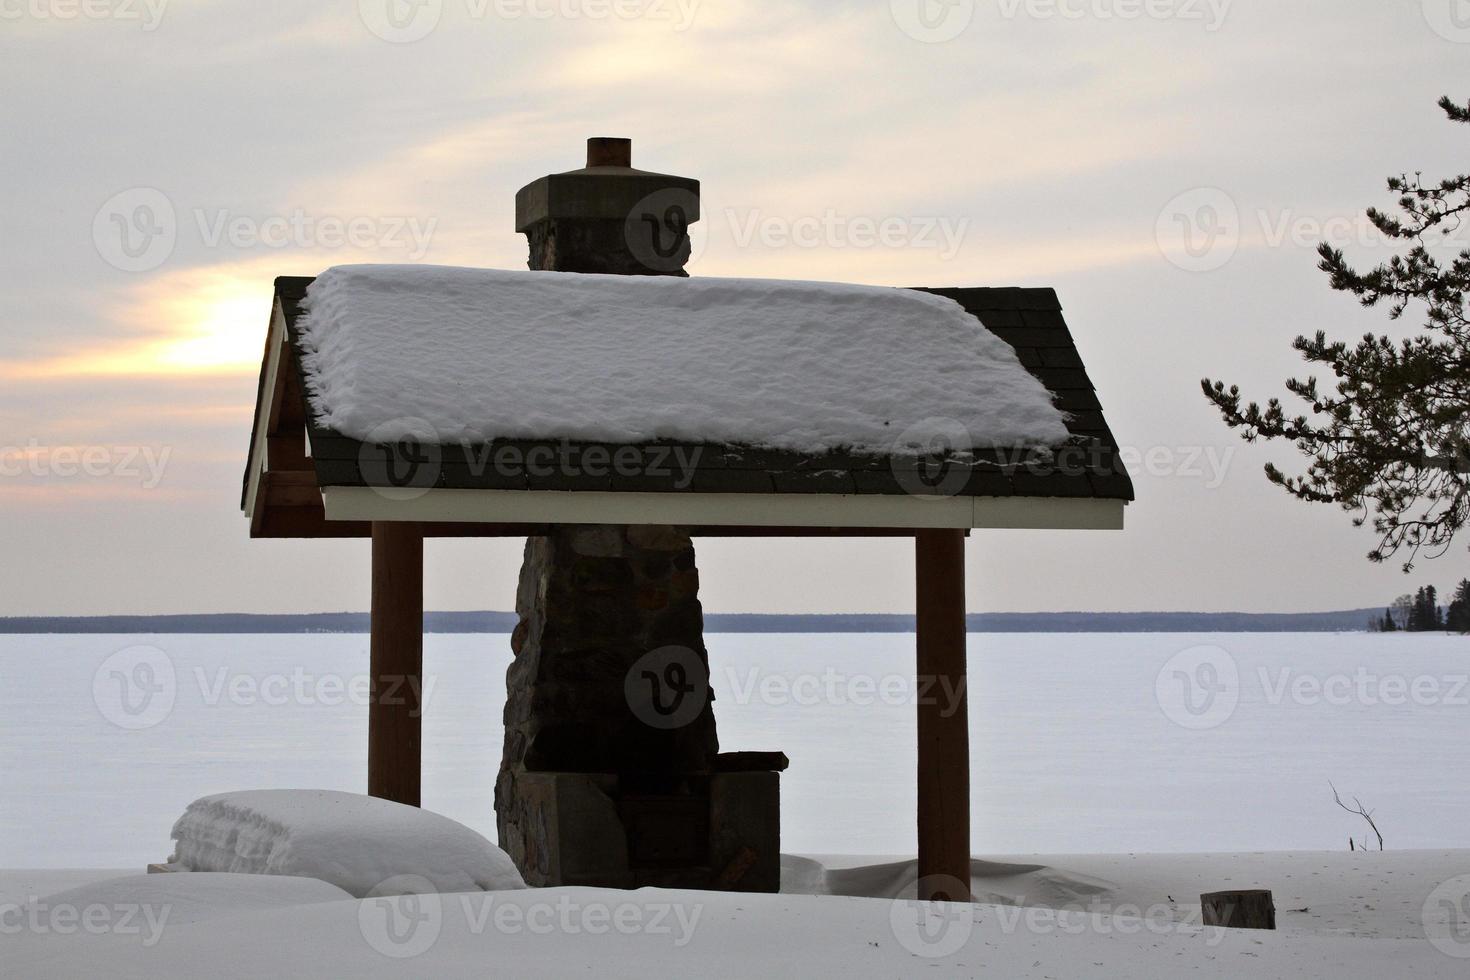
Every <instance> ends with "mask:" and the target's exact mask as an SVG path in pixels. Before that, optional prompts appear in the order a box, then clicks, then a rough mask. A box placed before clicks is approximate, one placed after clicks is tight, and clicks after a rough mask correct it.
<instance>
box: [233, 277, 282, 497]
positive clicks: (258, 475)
mask: <svg viewBox="0 0 1470 980" xmlns="http://www.w3.org/2000/svg"><path fill="white" fill-rule="evenodd" d="M266 349H267V350H269V351H270V356H269V357H268V358H266V362H265V378H264V383H263V384H262V385H261V388H260V402H259V404H257V405H256V406H255V445H253V446H251V447H250V458H251V460H253V463H252V465H251V467H250V483H249V485H248V486H247V487H246V490H245V506H244V507H243V508H242V509H243V510H244V512H245V516H246V517H247V518H253V517H254V516H255V501H256V497H257V496H258V495H259V494H260V483H261V479H262V478H263V477H264V476H265V471H266V467H267V466H268V465H269V460H270V454H269V452H268V451H267V447H266V443H267V442H268V441H269V439H270V435H269V429H270V419H271V408H272V403H273V402H274V401H275V397H276V381H277V378H278V377H279V376H280V372H281V361H282V360H283V359H284V358H283V355H284V353H285V350H286V314H285V311H284V310H282V309H281V301H280V300H276V301H275V303H274V305H273V306H272V307H271V326H270V333H269V335H268V336H267V337H266Z"/></svg>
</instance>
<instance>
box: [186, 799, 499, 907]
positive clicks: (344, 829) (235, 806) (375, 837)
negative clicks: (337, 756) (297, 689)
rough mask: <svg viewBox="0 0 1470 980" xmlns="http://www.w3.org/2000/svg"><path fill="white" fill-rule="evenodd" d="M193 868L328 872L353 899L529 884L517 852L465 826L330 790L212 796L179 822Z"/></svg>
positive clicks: (304, 873) (188, 864) (188, 865)
mask: <svg viewBox="0 0 1470 980" xmlns="http://www.w3.org/2000/svg"><path fill="white" fill-rule="evenodd" d="M173 839H174V840H175V841H176V842H177V844H176V845H175V849H174V855H173V857H171V858H170V859H169V860H170V861H171V862H172V863H174V864H176V865H179V866H181V867H183V868H186V869H188V870H189V871H221V872H234V873H243V874H256V875H293V876H299V877H307V878H320V879H321V880H323V881H327V882H331V883H332V884H334V885H336V886H338V887H339V888H341V889H343V890H344V891H346V892H348V893H349V894H350V895H352V896H354V897H357V898H362V897H364V896H367V895H369V894H373V895H383V894H399V893H406V892H419V891H428V890H433V891H439V892H468V891H500V890H505V889H513V888H524V887H525V882H524V881H523V880H522V879H521V875H520V872H519V871H517V870H516V867H515V865H514V864H513V863H512V862H511V860H510V857H509V856H507V855H506V853H505V852H504V851H502V850H501V849H500V848H498V847H496V846H495V845H494V844H492V843H490V841H488V840H486V839H485V838H484V837H482V836H480V835H479V834H477V833H475V832H474V831H473V830H471V829H470V828H468V827H466V826H464V825H463V824H461V823H457V822H455V821H453V820H450V819H449V818H448V817H444V816H440V815H439V814H437V813H430V812H428V811H427V810H421V809H418V808H417V807H411V806H404V805H403V804H401V803H392V802H389V801H387V800H379V799H374V798H372V797H369V796H359V795H357V794H355V793H339V792H331V791H327V790H252V791H247V792H240V793H222V794H220V795H218V796H206V797H204V798H203V799H200V800H195V801H194V802H193V803H191V804H189V807H188V809H187V810H185V811H184V815H183V816H182V817H180V818H179V819H178V822H177V823H175V824H174V828H173Z"/></svg>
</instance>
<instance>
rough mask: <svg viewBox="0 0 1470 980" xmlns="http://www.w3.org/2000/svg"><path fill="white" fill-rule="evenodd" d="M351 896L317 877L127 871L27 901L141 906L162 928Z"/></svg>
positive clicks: (57, 904)
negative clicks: (116, 875)
mask: <svg viewBox="0 0 1470 980" xmlns="http://www.w3.org/2000/svg"><path fill="white" fill-rule="evenodd" d="M350 898H352V896H351V895H349V894H347V892H345V891H343V890H342V889H340V888H338V887H337V886H336V885H329V884H327V883H326V882H325V881H318V880H316V879H315V878H281V877H275V876H270V875H246V874H156V875H126V876H123V877H120V878H111V879H108V880H107V881H99V882H93V883H91V884H87V885H80V886H78V887H76V888H69V889H67V890H66V891H62V892H57V893H56V894H54V895H47V896H45V897H44V898H40V899H37V900H35V901H33V902H27V903H26V905H27V906H28V907H29V906H32V905H34V906H36V907H38V908H41V909H62V908H66V909H77V910H83V909H92V908H120V907H128V906H141V907H143V908H144V909H147V910H151V912H152V913H153V919H154V921H155V922H156V923H157V924H158V925H159V927H163V926H168V925H174V926H181V925H187V924H188V923H191V922H205V921H207V920H209V919H217V918H220V917H221V916H227V915H239V914H241V913H243V912H258V911H261V910H262V909H276V908H286V907H288V906H297V905H315V904H317V903H319V902H340V901H345V900H347V899H350Z"/></svg>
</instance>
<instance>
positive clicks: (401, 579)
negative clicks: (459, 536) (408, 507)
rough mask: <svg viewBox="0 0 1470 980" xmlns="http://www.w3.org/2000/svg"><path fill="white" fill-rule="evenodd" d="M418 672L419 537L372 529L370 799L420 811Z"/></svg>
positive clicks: (405, 530)
mask: <svg viewBox="0 0 1470 980" xmlns="http://www.w3.org/2000/svg"><path fill="white" fill-rule="evenodd" d="M423 669H424V531H423V527H422V526H421V525H418V524H407V523H394V522H381V523H375V524H373V622H372V668H371V674H372V694H371V698H372V700H371V703H370V704H369V706H368V794H369V795H371V796H376V797H378V798H380V799H384V800H393V801H395V802H397V803H406V804H408V805H409V806H418V805H419V801H420V800H419V788H420V769H421V766H422V761H423V760H422V755H423V751H422V747H423V733H422V724H423V717H422V710H423V705H422V703H421V697H422V694H423Z"/></svg>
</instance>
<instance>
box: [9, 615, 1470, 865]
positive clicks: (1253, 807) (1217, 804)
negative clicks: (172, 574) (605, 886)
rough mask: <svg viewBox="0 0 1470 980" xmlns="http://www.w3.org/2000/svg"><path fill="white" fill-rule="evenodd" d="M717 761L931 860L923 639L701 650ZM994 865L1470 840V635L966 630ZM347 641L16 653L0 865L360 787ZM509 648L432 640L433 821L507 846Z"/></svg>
mask: <svg viewBox="0 0 1470 980" xmlns="http://www.w3.org/2000/svg"><path fill="white" fill-rule="evenodd" d="M708 643H709V647H710V651H711V666H712V671H713V683H714V687H715V690H716V695H717V701H716V712H717V717H718V720H719V730H720V742H721V747H722V749H724V750H727V751H729V750H739V749H781V750H783V751H785V752H786V753H787V754H788V755H789V756H790V757H791V769H790V770H789V771H788V772H787V774H786V776H785V777H784V779H783V783H782V797H783V801H782V802H783V815H782V825H783V834H784V840H783V848H784V849H785V850H787V851H792V852H806V853H851V854H899V853H911V852H912V851H913V849H914V832H913V822H914V817H913V809H914V777H913V769H914V707H913V704H914V697H915V694H916V692H915V685H914V683H913V679H912V676H911V673H910V672H911V671H912V663H913V637H912V636H908V635H896V634H895V635H889V634H882V635H813V634H803V635H732V634H717V635H713V636H710V637H709V638H708ZM970 644H971V645H970V649H971V664H972V667H971V671H972V673H971V688H970V694H971V701H970V713H971V730H972V756H971V761H972V769H973V773H974V777H973V791H974V818H975V819H974V848H975V852H976V853H977V854H985V853H992V854H1023V853H1035V852H1044V853H1067V852H1072V853H1077V852H1129V851H1246V850H1287V849H1300V850H1338V849H1345V848H1346V846H1347V838H1348V836H1349V834H1351V835H1353V836H1355V837H1359V838H1361V837H1362V835H1363V833H1364V832H1365V831H1366V827H1365V826H1364V825H1363V824H1362V822H1361V821H1360V820H1359V819H1358V818H1356V817H1353V816H1351V815H1349V814H1346V813H1343V812H1341V811H1340V810H1337V809H1336V808H1335V807H1334V805H1333V802H1332V794H1331V790H1330V789H1329V787H1328V781H1329V780H1331V781H1333V782H1335V783H1336V784H1337V786H1338V788H1339V789H1341V790H1342V791H1343V793H1344V795H1345V796H1348V795H1356V796H1359V797H1361V798H1362V800H1363V802H1364V803H1365V804H1367V805H1368V806H1369V807H1372V808H1375V809H1376V812H1377V819H1378V823H1379V826H1380V827H1381V828H1382V830H1383V832H1384V835H1385V837H1386V838H1387V843H1388V847H1389V848H1391V849H1407V848H1467V847H1470V816H1467V815H1470V780H1466V779H1465V778H1464V773H1465V768H1464V756H1465V751H1466V746H1467V745H1470V687H1467V676H1470V639H1466V638H1462V637H1449V636H1407V635H1402V634H1399V635H1386V636H1385V635H1368V634H1361V635H1359V634H1209V635H1178V634H1128V635H1124V634H1078V635H1057V634H983V635H975V636H972V637H971V641H970ZM367 650H368V640H367V637H366V636H357V635H292V636H0V867H8V868H43V867H125V866H142V865H143V864H145V863H146V862H149V861H160V860H163V859H164V858H166V857H167V856H168V853H169V847H170V842H169V837H168V832H169V828H170V826H171V824H172V822H173V820H174V818H175V817H177V816H178V814H179V813H180V812H182V810H183V808H184V806H185V805H186V804H187V803H188V802H189V801H190V800H193V799H195V798H196V797H199V796H203V795H206V794H208V793H214V792H221V791H225V790H232V789H247V788H265V787H320V788H328V789H344V790H352V791H359V792H360V791H362V789H363V787H364V786H365V785H366V727H367V709H366V707H365V699H364V697H363V689H364V688H365V684H366V670H367V662H368V660H367V657H368V654H367ZM509 659H510V652H509V639H508V637H505V636H460V635H431V636H429V637H428V638H427V641H426V647H425V676H426V683H427V684H428V685H429V698H428V704H427V710H426V715H425V723H424V805H425V806H427V807H429V808H431V809H434V810H437V811H439V812H441V813H445V814H448V815H449V816H452V817H454V818H456V819H458V820H460V821H463V822H464V823H466V824H469V825H470V826H472V827H475V828H477V829H478V830H480V831H481V832H483V833H485V834H486V835H487V836H489V837H491V838H492V839H494V837H495V814H494V810H493V803H492V789H493V786H494V782H495V774H496V769H497V767H498V764H499V759H500V749H501V746H500V739H501V727H500V713H501V707H502V704H503V700H504V675H505V667H506V665H507V664H508V662H509Z"/></svg>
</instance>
